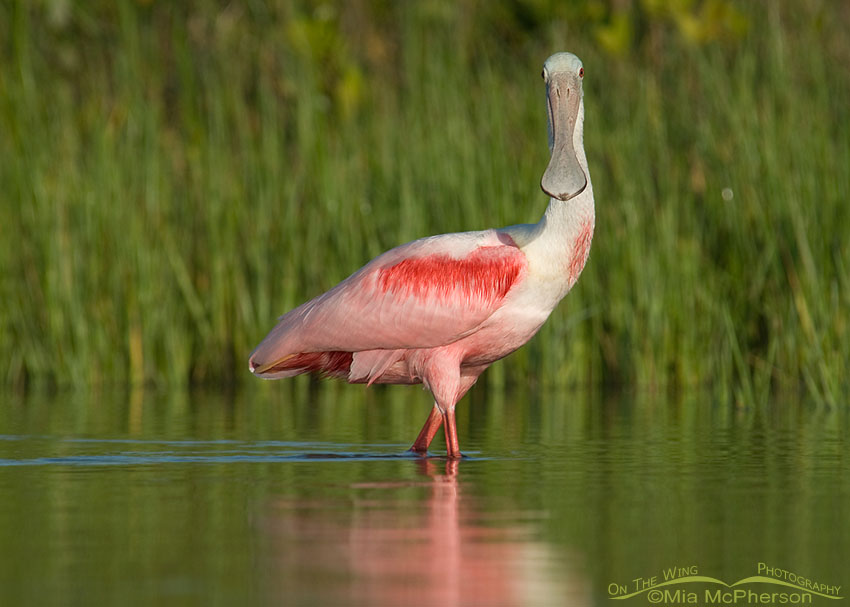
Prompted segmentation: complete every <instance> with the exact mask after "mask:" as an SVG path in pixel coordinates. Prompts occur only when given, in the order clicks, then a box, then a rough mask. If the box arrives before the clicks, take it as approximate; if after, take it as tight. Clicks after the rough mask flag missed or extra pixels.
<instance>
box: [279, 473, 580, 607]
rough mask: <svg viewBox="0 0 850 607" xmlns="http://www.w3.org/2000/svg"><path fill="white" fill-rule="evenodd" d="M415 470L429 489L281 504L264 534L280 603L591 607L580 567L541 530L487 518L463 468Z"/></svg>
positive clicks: (362, 488)
mask: <svg viewBox="0 0 850 607" xmlns="http://www.w3.org/2000/svg"><path fill="white" fill-rule="evenodd" d="M416 465H418V466H419V467H420V472H421V473H422V476H423V480H420V481H412V482H411V481H401V482H379V483H375V482H366V483H356V484H354V485H351V487H350V491H346V492H345V494H346V495H345V496H341V497H339V498H334V497H323V498H322V499H318V500H317V499H307V500H298V499H281V500H276V501H275V502H273V504H272V506H271V508H270V512H269V517H268V519H267V521H266V522H267V524H266V525H265V526H264V529H263V531H264V533H267V536H266V538H267V539H268V540H269V541H270V545H269V546H270V550H271V555H270V556H271V559H270V563H269V567H270V571H269V573H270V588H271V590H272V592H273V593H274V594H275V595H276V596H275V598H276V599H278V598H279V599H283V600H285V601H286V600H288V601H290V602H291V603H292V604H296V603H298V604H304V603H308V604H327V605H335V604H346V605H442V606H451V605H488V606H505V607H507V606H512V605H523V606H525V605H547V606H548V605H578V606H581V605H589V604H591V602H592V601H591V593H590V584H589V583H588V581H587V580H586V579H584V577H583V576H580V575H579V573H578V571H577V567H576V560H575V559H571V558H569V557H568V556H566V555H564V554H562V553H558V552H555V551H554V550H552V548H551V547H550V546H549V545H548V544H546V543H545V542H543V541H542V540H541V539H540V537H539V536H540V530H539V525H538V524H536V522H535V521H534V520H531V522H529V517H528V516H527V515H526V516H523V515H522V513H516V512H498V513H489V514H488V513H487V512H483V511H481V510H480V509H477V508H476V505H475V502H476V500H475V499H474V498H472V497H466V496H464V494H463V490H462V489H463V484H462V482H461V481H460V480H459V478H460V476H461V475H460V474H459V472H461V471H462V469H463V466H464V463H463V462H459V461H457V460H453V461H452V460H450V461H445V460H437V459H422V460H420V461H418V462H417V463H416ZM352 500H353V504H352ZM523 519H524V520H523Z"/></svg>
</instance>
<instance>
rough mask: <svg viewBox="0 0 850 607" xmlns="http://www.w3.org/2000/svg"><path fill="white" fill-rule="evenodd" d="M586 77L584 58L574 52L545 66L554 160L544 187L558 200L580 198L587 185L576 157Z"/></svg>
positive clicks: (545, 177)
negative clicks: (582, 84)
mask: <svg viewBox="0 0 850 607" xmlns="http://www.w3.org/2000/svg"><path fill="white" fill-rule="evenodd" d="M582 78H584V67H583V66H582V63H581V59H579V58H578V57H576V56H575V55H573V54H572V53H555V54H554V55H552V56H551V57H549V58H548V59H547V60H546V62H545V63H544V64H543V80H544V82H545V83H546V106H547V108H548V110H549V149H550V150H551V152H552V157H551V159H550V160H549V166H547V167H546V172H545V173H543V179H541V180H540V187H541V188H543V191H544V192H546V193H547V194H548V195H549V196H551V197H552V198H557V199H558V200H569V199H570V198H573V197H575V196H578V195H579V194H581V193H582V192H583V191H584V188H585V187H586V186H587V175H585V172H584V170H583V169H582V167H581V165H580V164H579V161H578V158H577V156H576V146H581V145H582V133H581V129H582V125H581V116H583V112H582V110H583V105H582V103H583V102H582V88H581V83H582Z"/></svg>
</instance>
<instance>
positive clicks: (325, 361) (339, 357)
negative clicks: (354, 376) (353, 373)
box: [264, 351, 353, 377]
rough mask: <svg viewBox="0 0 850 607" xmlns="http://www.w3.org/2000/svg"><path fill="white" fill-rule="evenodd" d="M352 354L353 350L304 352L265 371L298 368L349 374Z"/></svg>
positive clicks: (317, 371) (302, 371)
mask: <svg viewBox="0 0 850 607" xmlns="http://www.w3.org/2000/svg"><path fill="white" fill-rule="evenodd" d="M352 356H353V355H352V353H351V352H338V351H332V352H302V353H300V354H296V355H295V356H291V357H289V358H287V359H285V360H283V361H281V362H279V363H278V364H276V365H275V366H273V367H270V368H269V369H266V370H265V371H264V373H275V372H278V371H289V370H293V369H298V370H299V371H300V372H301V373H322V374H323V375H332V376H334V377H338V376H342V375H348V370H349V368H351V359H352Z"/></svg>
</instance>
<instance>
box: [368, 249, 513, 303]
mask: <svg viewBox="0 0 850 607" xmlns="http://www.w3.org/2000/svg"><path fill="white" fill-rule="evenodd" d="M525 265H526V262H525V256H524V255H523V254H522V253H521V252H520V250H519V249H517V248H514V247H479V248H478V249H475V250H474V251H472V253H470V254H469V255H467V256H466V257H464V258H462V259H455V258H454V257H451V256H449V255H441V254H437V255H428V256H427V257H412V258H409V259H405V260H403V261H400V262H399V263H397V264H395V265H394V266H391V267H389V268H383V269H381V270H379V272H378V286H379V287H380V288H381V289H382V290H383V291H384V292H391V293H398V294H406V295H414V296H416V297H420V298H424V297H433V296H436V297H438V298H440V299H444V300H445V299H449V298H451V297H457V296H463V297H465V298H467V299H474V300H477V301H483V302H487V303H490V304H492V303H494V302H496V301H499V300H501V299H502V298H504V297H505V295H507V293H508V291H510V289H511V287H512V286H513V285H514V283H515V282H516V280H517V278H518V277H519V275H520V272H522V270H523V268H524V267H525Z"/></svg>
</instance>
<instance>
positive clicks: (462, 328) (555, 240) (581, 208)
mask: <svg viewBox="0 0 850 607" xmlns="http://www.w3.org/2000/svg"><path fill="white" fill-rule="evenodd" d="M583 77H584V68H583V67H582V63H581V61H580V60H579V58H578V57H576V56H575V55H573V54H570V53H557V54H555V55H552V56H551V57H549V58H548V59H547V60H546V62H545V63H544V64H543V80H544V81H545V83H546V99H547V107H548V114H549V148H550V150H551V153H552V155H551V159H550V160H549V166H548V167H547V168H546V171H545V172H544V174H543V178H542V180H541V183H540V185H541V187H542V188H543V191H544V192H546V193H547V194H548V195H549V196H550V197H551V199H550V201H549V206H548V207H547V209H546V213H545V214H544V215H543V218H542V219H541V220H540V221H539V222H537V223H536V224H534V225H527V224H526V225H514V226H509V227H506V228H501V229H491V230H484V231H480V232H462V233H457V234H443V235H440V236H431V237H429V238H422V239H419V240H415V241H413V242H410V243H407V244H404V245H401V246H399V247H396V248H395V249H392V250H390V251H387V252H386V253H384V254H383V255H380V256H378V257H376V258H375V259H373V260H372V261H370V262H369V263H367V264H366V265H365V266H363V267H362V268H361V269H360V270H358V271H357V272H355V273H354V274H352V275H351V276H349V277H348V278H346V279H345V280H343V281H342V282H341V283H339V284H338V285H337V286H335V287H334V288H332V289H331V290H330V291H328V292H327V293H324V294H322V295H319V296H318V297H316V298H315V299H312V300H310V301H308V302H307V303H305V304H302V305H301V306H299V307H297V308H295V309H294V310H292V311H290V312H289V313H287V314H285V315H284V316H282V317H281V318H280V320H279V322H278V324H277V326H275V327H274V329H272V330H271V332H270V333H269V334H268V336H266V338H265V339H264V340H263V341H262V343H260V345H259V346H257V348H256V349H255V350H254V352H253V353H252V354H251V358H250V362H249V366H250V369H251V371H252V372H253V373H254V374H255V375H257V376H258V377H264V378H269V379H277V378H281V377H291V376H293V375H299V374H301V373H310V372H313V373H319V374H322V375H326V376H330V377H337V378H341V379H346V380H347V381H348V382H350V383H365V384H373V383H388V384H417V383H423V384H424V385H425V386H426V387H427V388H428V389H429V390H430V391H431V394H432V395H433V397H434V407H433V409H432V410H431V413H430V415H429V417H428V419H427V421H426V422H425V425H424V426H423V427H422V430H421V432H420V433H419V436H418V437H417V438H416V440H415V441H414V443H413V446H412V447H411V451H413V452H414V453H418V454H421V455H425V454H426V453H427V451H428V445H429V444H430V443H431V440H432V439H433V438H434V435H435V434H436V433H437V431H438V430H439V428H440V426H441V425H442V426H443V428H444V431H445V437H446V452H447V454H448V457H449V458H456V457H460V455H461V454H460V447H459V445H458V438H457V428H456V426H455V405H456V404H457V402H458V400H460V398H461V397H462V396H463V395H464V394H465V393H466V391H467V390H469V388H471V387H472V385H473V384H474V383H475V381H476V380H477V379H478V376H479V375H481V373H482V372H483V371H484V370H485V369H486V368H487V367H488V366H489V365H491V364H492V363H493V362H495V361H497V360H499V359H500V358H503V357H505V356H507V355H508V354H510V353H511V352H513V351H514V350H516V349H517V348H519V347H520V346H522V345H523V344H525V343H526V342H527V341H528V340H529V339H531V337H532V336H533V335H534V334H535V333H536V332H537V330H538V329H540V327H541V326H542V325H543V323H544V322H545V321H546V319H547V318H548V317H549V314H550V313H551V312H552V310H553V309H554V308H555V306H556V305H557V304H558V302H559V301H560V300H561V299H562V298H563V297H564V295H566V294H567V292H568V291H569V290H570V289H571V288H572V286H573V285H574V284H575V282H576V280H577V279H578V276H579V274H580V273H581V271H582V269H583V268H584V264H585V262H586V261H587V255H588V252H589V250H590V241H591V238H592V237H593V228H594V221H595V214H594V207H593V188H592V186H591V184H590V173H589V171H588V168H587V157H586V155H585V152H584V143H583V139H582V137H583V134H582V133H583V125H584V102H583V100H582V78H583Z"/></svg>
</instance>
